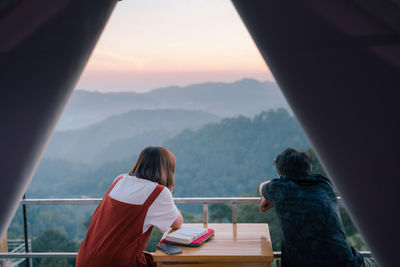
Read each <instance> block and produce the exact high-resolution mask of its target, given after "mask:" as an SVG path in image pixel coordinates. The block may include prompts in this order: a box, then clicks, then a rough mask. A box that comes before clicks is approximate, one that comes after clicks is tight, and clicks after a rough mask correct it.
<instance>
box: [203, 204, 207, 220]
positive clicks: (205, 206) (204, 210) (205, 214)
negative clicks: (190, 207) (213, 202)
mask: <svg viewBox="0 0 400 267" xmlns="http://www.w3.org/2000/svg"><path fill="white" fill-rule="evenodd" d="M203 224H204V225H207V224H208V203H203Z"/></svg>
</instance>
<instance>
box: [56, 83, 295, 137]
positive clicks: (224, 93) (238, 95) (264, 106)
mask: <svg viewBox="0 0 400 267" xmlns="http://www.w3.org/2000/svg"><path fill="white" fill-rule="evenodd" d="M281 107H283V108H286V109H289V107H288V105H287V103H286V100H285V99H284V97H283V95H282V93H281V91H280V90H279V88H278V86H277V84H276V83H275V82H259V81H257V80H253V79H243V80H239V81H237V82H234V83H222V82H219V83H202V84H194V85H189V86H186V87H179V86H171V87H165V88H159V89H155V90H152V91H150V92H148V93H131V92H130V93H99V92H88V91H83V90H76V91H74V92H73V94H72V96H71V99H70V100H69V103H68V105H67V107H66V109H65V110H64V113H63V115H62V117H61V119H60V122H59V123H58V125H57V130H59V131H60V130H72V129H77V128H81V127H85V126H88V125H91V124H93V123H96V122H99V121H101V120H104V119H106V118H108V117H109V116H111V115H117V114H122V113H125V112H128V111H131V110H139V109H190V110H201V111H205V112H208V113H211V114H214V115H216V116H219V117H234V116H238V115H245V116H250V117H251V116H254V115H255V114H257V113H259V112H261V111H262V110H270V109H276V108H281Z"/></svg>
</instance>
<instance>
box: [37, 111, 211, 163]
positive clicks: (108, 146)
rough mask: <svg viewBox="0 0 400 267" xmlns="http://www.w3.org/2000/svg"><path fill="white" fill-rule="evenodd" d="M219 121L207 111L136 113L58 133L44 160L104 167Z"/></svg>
mask: <svg viewBox="0 0 400 267" xmlns="http://www.w3.org/2000/svg"><path fill="white" fill-rule="evenodd" d="M218 120H219V118H218V117H217V116H215V115H212V114H210V113H206V112H203V111H190V110H133V111H129V112H126V113H123V114H120V115H114V116H111V117H109V118H107V119H105V120H103V121H101V122H98V123H95V124H93V125H91V126H87V127H84V128H81V129H77V130H69V131H58V132H55V134H54V135H53V136H52V138H51V140H50V143H49V145H48V147H47V149H46V152H45V155H44V157H45V158H49V157H51V158H59V159H66V160H70V161H73V162H81V163H97V164H100V163H103V162H106V161H113V160H118V159H122V158H125V157H127V156H130V155H132V154H138V153H139V152H140V151H141V149H143V148H144V147H145V146H148V145H161V144H162V143H163V142H164V141H165V140H166V139H168V138H170V137H172V136H174V135H176V134H177V133H179V132H180V131H182V130H183V129H187V128H190V129H197V128H200V127H201V126H203V125H204V124H206V123H209V122H216V121H218Z"/></svg>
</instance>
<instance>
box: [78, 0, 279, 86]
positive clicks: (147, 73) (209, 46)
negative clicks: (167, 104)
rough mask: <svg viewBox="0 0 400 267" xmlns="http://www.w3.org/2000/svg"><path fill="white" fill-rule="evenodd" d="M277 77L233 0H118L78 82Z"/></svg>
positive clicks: (135, 83) (106, 83) (110, 83)
mask: <svg viewBox="0 0 400 267" xmlns="http://www.w3.org/2000/svg"><path fill="white" fill-rule="evenodd" d="M243 78H253V79H257V80H261V81H264V80H269V81H274V79H273V77H272V74H271V72H270V71H269V69H268V67H267V66H266V64H265V62H264V60H263V58H262V57H261V55H260V53H259V51H258V49H257V48H256V46H255V44H254V42H253V40H252V39H251V37H250V35H249V33H248V32H247V30H246V28H245V26H244V25H243V23H242V21H241V19H240V17H239V16H238V14H237V12H236V10H235V9H234V7H233V5H232V3H231V2H230V1H229V0H219V1H215V0H158V1H156V0H154V1H151V2H150V1H122V2H119V3H118V5H117V7H116V9H115V10H114V13H113V15H112V17H111V19H110V21H109V23H108V25H107V26H106V29H105V31H104V32H103V34H102V36H101V38H100V40H99V42H98V44H97V46H96V48H95V50H94V52H93V55H92V57H91V58H90V60H89V62H88V64H87V66H86V68H85V71H84V73H83V75H82V77H81V79H80V81H79V83H78V85H77V87H76V88H77V89H84V90H90V91H103V92H107V91H116V90H118V91H136V92H145V91H149V90H151V89H154V88H158V87H166V86H171V85H180V86H184V85H189V84H193V83H201V82H217V81H221V82H233V81H236V80H240V79H243Z"/></svg>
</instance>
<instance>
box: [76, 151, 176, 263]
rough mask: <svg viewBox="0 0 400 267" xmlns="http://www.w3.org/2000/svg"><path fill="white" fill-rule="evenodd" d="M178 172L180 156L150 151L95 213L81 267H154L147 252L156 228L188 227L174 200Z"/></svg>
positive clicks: (121, 178)
mask: <svg viewBox="0 0 400 267" xmlns="http://www.w3.org/2000/svg"><path fill="white" fill-rule="evenodd" d="M174 171H175V157H174V155H173V154H172V153H171V152H170V151H169V150H167V149H165V148H163V147H147V148H145V149H144V150H143V151H142V152H141V153H140V155H139V158H138V160H137V162H136V164H135V166H134V167H133V168H132V170H131V171H130V172H129V174H123V175H120V176H118V177H117V178H116V179H115V180H114V183H113V184H112V185H111V187H110V188H109V189H108V191H107V193H106V194H105V196H104V198H103V200H102V201H101V203H100V204H99V206H98V207H97V209H96V210H95V212H94V214H93V217H92V221H91V223H90V225H89V228H88V231H87V234H86V238H85V239H84V240H83V242H82V245H81V247H80V248H79V251H78V256H77V259H76V266H77V267H90V266H96V267H102V266H104V267H105V266H107V267H109V266H113V267H114V266H115V267H125V266H126V267H128V266H129V267H133V266H155V264H154V263H153V258H152V256H151V254H149V253H147V252H143V250H144V248H145V247H146V244H147V241H148V239H149V237H150V234H151V231H152V229H153V226H156V227H157V228H158V229H159V230H160V231H161V232H166V231H168V229H169V228H170V227H172V228H179V227H180V226H181V225H182V223H183V218H182V215H181V213H180V212H179V210H178V209H177V207H176V206H175V204H174V200H173V197H172V192H173V190H174V185H175V183H174Z"/></svg>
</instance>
